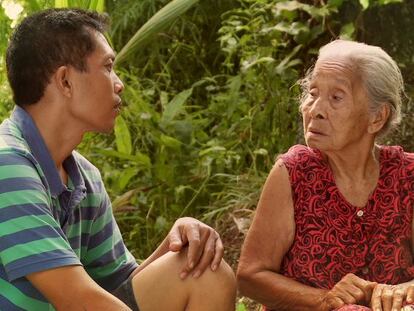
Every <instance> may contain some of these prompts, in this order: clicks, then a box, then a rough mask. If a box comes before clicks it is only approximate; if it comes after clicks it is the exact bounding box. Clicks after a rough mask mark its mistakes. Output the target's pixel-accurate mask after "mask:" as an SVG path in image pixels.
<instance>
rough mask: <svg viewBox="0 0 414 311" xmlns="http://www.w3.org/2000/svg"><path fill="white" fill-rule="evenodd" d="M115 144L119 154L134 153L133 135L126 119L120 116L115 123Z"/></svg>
mask: <svg viewBox="0 0 414 311" xmlns="http://www.w3.org/2000/svg"><path fill="white" fill-rule="evenodd" d="M115 143H116V147H117V149H118V151H119V152H121V153H125V154H131V153H132V143H131V134H130V133H129V129H128V125H127V124H126V122H125V120H124V118H122V117H121V116H118V117H117V118H116V121H115Z"/></svg>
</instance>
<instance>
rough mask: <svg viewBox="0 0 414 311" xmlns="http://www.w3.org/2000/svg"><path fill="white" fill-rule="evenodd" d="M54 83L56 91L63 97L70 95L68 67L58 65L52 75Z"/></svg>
mask: <svg viewBox="0 0 414 311" xmlns="http://www.w3.org/2000/svg"><path fill="white" fill-rule="evenodd" d="M53 79H54V83H55V85H56V88H57V89H58V91H59V92H60V93H61V94H62V95H63V96H65V97H71V96H72V91H73V90H72V88H73V87H72V84H71V82H70V69H69V68H68V67H67V66H60V67H59V68H58V69H57V70H56V71H55V73H54V75H53Z"/></svg>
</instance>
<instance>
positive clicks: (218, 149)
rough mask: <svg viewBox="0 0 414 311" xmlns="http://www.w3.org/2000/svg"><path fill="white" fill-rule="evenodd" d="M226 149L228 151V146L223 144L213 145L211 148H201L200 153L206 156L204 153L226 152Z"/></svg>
mask: <svg viewBox="0 0 414 311" xmlns="http://www.w3.org/2000/svg"><path fill="white" fill-rule="evenodd" d="M225 151H226V148H224V147H222V146H213V147H210V148H207V149H204V150H201V151H200V152H199V155H200V156H204V155H206V154H208V153H218V152H225Z"/></svg>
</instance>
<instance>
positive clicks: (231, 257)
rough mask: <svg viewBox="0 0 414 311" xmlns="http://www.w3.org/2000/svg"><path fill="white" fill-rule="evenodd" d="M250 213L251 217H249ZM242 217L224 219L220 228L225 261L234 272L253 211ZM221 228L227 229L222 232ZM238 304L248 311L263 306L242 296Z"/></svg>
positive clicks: (232, 216) (233, 216)
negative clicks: (241, 304)
mask: <svg viewBox="0 0 414 311" xmlns="http://www.w3.org/2000/svg"><path fill="white" fill-rule="evenodd" d="M249 213H250V215H249ZM239 214H243V216H241V215H237V216H236V215H234V214H232V215H230V216H228V218H226V219H223V220H222V221H221V222H220V224H219V226H218V228H219V231H220V235H221V238H222V240H223V243H224V259H225V260H226V261H227V263H228V264H229V265H230V266H231V267H232V268H233V271H234V272H236V271H237V265H238V260H239V256H240V250H241V247H242V244H243V241H244V237H245V234H246V233H247V230H248V227H249V226H250V219H251V216H252V214H251V211H247V212H245V213H239ZM220 228H225V229H224V230H222V229H221V230H220ZM237 302H238V303H243V304H244V305H245V307H246V309H247V310H248V311H260V310H261V306H260V305H259V304H258V303H255V302H254V301H252V300H250V299H248V298H246V297H242V296H241V295H240V294H239V295H238V296H237Z"/></svg>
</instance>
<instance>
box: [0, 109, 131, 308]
mask: <svg viewBox="0 0 414 311" xmlns="http://www.w3.org/2000/svg"><path fill="white" fill-rule="evenodd" d="M63 165H64V168H65V170H66V171H67V173H68V175H69V182H68V185H67V186H66V185H64V184H63V183H62V181H61V179H60V176H59V173H58V171H57V169H56V166H55V164H54V162H53V160H52V158H51V155H50V154H49V152H48V150H47V147H46V145H45V143H44V141H43V139H42V137H41V135H40V133H39V131H38V129H37V127H36V125H35V123H34V122H33V120H32V118H31V117H30V115H29V114H28V113H26V112H25V111H24V110H23V109H22V108H20V107H16V108H15V109H14V111H13V113H12V115H11V117H10V118H9V119H7V120H5V121H4V122H3V123H2V124H1V125H0V310H1V311H8V310H30V311H37V310H42V311H43V310H54V308H53V306H52V305H51V304H50V303H49V302H48V301H47V300H46V299H45V298H44V297H43V296H42V295H41V293H40V292H39V291H37V290H36V288H34V287H33V286H32V285H31V283H30V282H29V281H28V280H27V279H26V278H25V276H26V275H28V274H30V273H34V272H39V271H43V270H48V269H53V268H56V267H62V266H68V265H83V267H84V268H85V270H86V271H87V273H88V274H89V275H90V276H91V277H92V278H93V279H94V280H95V281H96V282H97V283H98V284H99V285H100V286H102V287H103V288H104V289H106V290H108V291H112V290H114V289H115V288H117V287H118V286H119V285H120V284H121V283H122V282H123V281H125V280H126V279H127V278H128V276H129V275H130V274H131V272H132V271H133V270H134V269H135V268H136V266H137V264H136V262H135V259H134V258H133V257H132V255H131V254H130V253H129V252H128V250H127V249H126V247H125V245H124V243H123V240H122V237H121V234H120V232H119V229H118V226H117V225H116V222H115V220H114V217H113V214H112V208H111V203H110V200H109V197H108V195H107V193H106V191H105V187H104V185H103V183H102V178H101V176H100V174H99V171H98V169H97V168H95V167H94V166H93V165H92V164H91V163H90V162H88V161H87V160H86V159H85V158H84V157H82V156H81V155H80V154H79V153H77V152H75V151H74V152H73V153H72V155H71V156H70V157H68V158H67V159H66V160H65V161H64V163H63Z"/></svg>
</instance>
